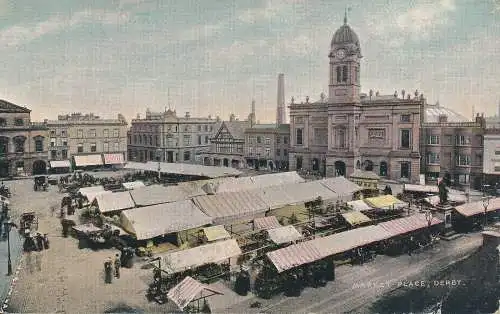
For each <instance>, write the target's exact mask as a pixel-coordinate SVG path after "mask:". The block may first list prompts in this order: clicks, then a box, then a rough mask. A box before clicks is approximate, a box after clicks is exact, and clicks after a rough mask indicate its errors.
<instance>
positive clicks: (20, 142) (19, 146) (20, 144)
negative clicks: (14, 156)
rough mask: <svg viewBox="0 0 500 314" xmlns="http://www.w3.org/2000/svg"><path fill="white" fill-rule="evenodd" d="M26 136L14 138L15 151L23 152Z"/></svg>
mask: <svg viewBox="0 0 500 314" xmlns="http://www.w3.org/2000/svg"><path fill="white" fill-rule="evenodd" d="M25 141H26V138H24V137H21V136H19V137H15V138H14V148H15V152H16V153H24V142H25Z"/></svg>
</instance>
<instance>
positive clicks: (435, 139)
mask: <svg viewBox="0 0 500 314" xmlns="http://www.w3.org/2000/svg"><path fill="white" fill-rule="evenodd" d="M427 144H429V145H439V135H429V136H428V137H427Z"/></svg>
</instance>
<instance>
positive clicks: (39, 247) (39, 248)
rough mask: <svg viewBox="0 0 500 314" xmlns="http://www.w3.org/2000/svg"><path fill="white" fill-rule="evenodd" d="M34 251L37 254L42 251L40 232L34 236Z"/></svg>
mask: <svg viewBox="0 0 500 314" xmlns="http://www.w3.org/2000/svg"><path fill="white" fill-rule="evenodd" d="M36 249H37V251H39V252H40V251H42V250H43V237H42V234H41V233H40V232H37V234H36Z"/></svg>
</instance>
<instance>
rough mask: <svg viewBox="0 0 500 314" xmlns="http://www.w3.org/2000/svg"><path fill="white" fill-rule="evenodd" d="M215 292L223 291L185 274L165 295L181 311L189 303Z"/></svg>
mask: <svg viewBox="0 0 500 314" xmlns="http://www.w3.org/2000/svg"><path fill="white" fill-rule="evenodd" d="M216 294H219V295H220V294H223V293H222V292H220V291H218V290H216V289H214V288H212V287H210V286H208V285H205V284H202V283H201V282H199V281H197V280H195V279H193V278H192V277H190V276H187V277H186V278H184V279H183V280H182V281H181V282H180V283H179V284H177V285H176V286H175V287H173V288H172V289H170V290H169V291H168V293H167V297H168V299H169V300H171V301H172V302H174V303H175V305H177V307H178V308H179V309H180V310H181V311H182V310H184V308H185V307H186V306H188V304H189V303H191V302H193V301H196V300H199V299H201V298H205V297H209V296H212V295H216Z"/></svg>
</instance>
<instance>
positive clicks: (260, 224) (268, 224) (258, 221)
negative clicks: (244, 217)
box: [253, 216, 283, 230]
mask: <svg viewBox="0 0 500 314" xmlns="http://www.w3.org/2000/svg"><path fill="white" fill-rule="evenodd" d="M253 226H254V228H255V229H257V230H269V229H274V228H280V227H283V226H282V225H281V224H280V222H279V221H278V219H276V217H275V216H267V217H260V218H255V219H254V220H253Z"/></svg>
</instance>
